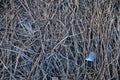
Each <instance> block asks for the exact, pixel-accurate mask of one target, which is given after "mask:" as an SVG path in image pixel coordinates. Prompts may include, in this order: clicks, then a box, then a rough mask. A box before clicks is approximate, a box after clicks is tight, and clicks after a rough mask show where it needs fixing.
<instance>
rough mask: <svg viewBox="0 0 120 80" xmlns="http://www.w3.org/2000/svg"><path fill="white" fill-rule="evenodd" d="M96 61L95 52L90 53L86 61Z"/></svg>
mask: <svg viewBox="0 0 120 80" xmlns="http://www.w3.org/2000/svg"><path fill="white" fill-rule="evenodd" d="M94 59H95V53H94V52H90V53H89V55H88V57H87V58H86V59H85V60H87V61H94Z"/></svg>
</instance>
